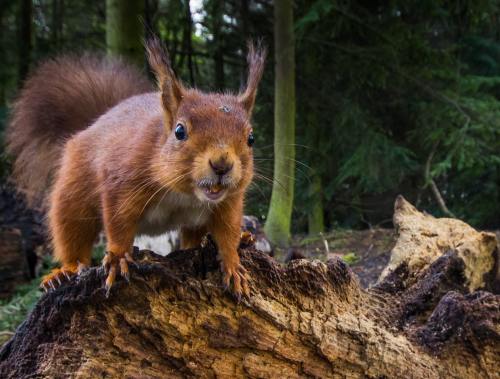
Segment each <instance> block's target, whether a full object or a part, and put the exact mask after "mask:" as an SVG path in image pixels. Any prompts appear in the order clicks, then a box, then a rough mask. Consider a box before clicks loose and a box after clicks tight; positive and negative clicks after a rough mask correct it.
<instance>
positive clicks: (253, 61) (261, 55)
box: [238, 40, 267, 114]
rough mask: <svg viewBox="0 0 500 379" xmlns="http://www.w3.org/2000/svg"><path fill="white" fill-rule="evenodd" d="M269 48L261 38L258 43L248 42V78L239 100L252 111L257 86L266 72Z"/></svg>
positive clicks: (249, 111) (248, 110)
mask: <svg viewBox="0 0 500 379" xmlns="http://www.w3.org/2000/svg"><path fill="white" fill-rule="evenodd" d="M266 56H267V49H266V48H265V47H263V46H262V42H261V41H260V40H259V41H257V43H256V44H254V43H252V42H249V43H248V55H247V62H248V78H247V84H246V88H245V90H244V91H243V92H242V93H241V94H240V95H239V96H238V101H239V102H240V103H241V104H242V105H243V107H244V108H245V109H246V111H247V112H248V113H249V114H250V113H252V110H253V106H254V104H255V97H256V95H257V87H258V86H259V82H260V79H261V78H262V73H263V72H264V64H265V61H266Z"/></svg>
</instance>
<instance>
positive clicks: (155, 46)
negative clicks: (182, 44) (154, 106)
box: [145, 36, 184, 129]
mask: <svg viewBox="0 0 500 379" xmlns="http://www.w3.org/2000/svg"><path fill="white" fill-rule="evenodd" d="M145 47H146V52H147V55H148V62H149V65H150V66H151V68H152V69H153V71H154V73H155V76H156V80H157V82H158V87H159V89H160V91H161V99H162V105H163V108H164V111H165V124H166V125H165V127H166V128H167V129H170V128H171V127H172V124H173V119H174V118H175V114H176V112H177V109H178V107H179V104H180V102H181V100H182V96H183V92H184V88H183V86H182V83H181V82H180V81H179V80H177V78H176V77H175V74H174V70H173V69H172V66H171V64H170V58H169V55H168V52H167V49H166V48H165V46H164V45H163V43H162V42H161V41H160V39H159V38H158V37H157V36H153V37H151V38H150V39H148V40H147V41H146V43H145Z"/></svg>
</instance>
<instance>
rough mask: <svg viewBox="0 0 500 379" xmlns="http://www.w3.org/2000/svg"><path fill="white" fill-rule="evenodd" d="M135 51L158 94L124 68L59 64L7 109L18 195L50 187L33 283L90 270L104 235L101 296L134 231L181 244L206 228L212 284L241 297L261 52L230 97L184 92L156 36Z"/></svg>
mask: <svg viewBox="0 0 500 379" xmlns="http://www.w3.org/2000/svg"><path fill="white" fill-rule="evenodd" d="M146 50H147V55H148V61H149V64H150V66H151V68H152V69H153V71H154V73H155V76H156V79H157V84H158V88H159V91H158V92H148V90H149V85H148V84H147V83H146V81H145V79H143V78H142V76H141V75H140V73H139V72H137V70H135V69H134V68H133V67H131V66H129V65H126V64H125V63H124V62H121V61H118V60H110V59H109V58H107V59H98V58H95V57H89V56H88V57H84V58H74V57H73V58H71V57H70V58H67V57H66V58H60V59H56V60H55V61H50V62H48V63H45V64H43V65H42V66H41V67H39V69H38V70H36V71H35V72H34V74H33V75H32V76H31V77H30V78H29V79H28V80H27V82H26V84H25V86H24V89H23V90H22V92H21V94H20V97H19V99H18V100H17V102H16V103H15V105H14V109H13V116H12V121H11V123H10V126H9V130H8V149H9V151H10V152H11V153H12V154H13V155H14V156H16V157H17V158H16V160H15V162H14V175H15V177H16V178H17V182H18V183H19V185H20V187H21V188H22V189H23V190H24V192H25V193H26V194H27V195H28V199H29V200H32V201H35V200H34V199H35V198H37V196H39V194H40V193H41V192H43V191H41V190H42V189H45V188H46V187H48V188H49V191H48V192H49V195H48V197H47V204H48V221H49V231H50V235H51V238H52V243H53V248H54V257H55V258H56V260H57V261H58V262H59V263H60V265H61V267H60V268H57V269H54V270H53V271H52V272H51V273H50V274H49V275H47V276H45V277H44V279H43V281H42V284H41V285H42V287H44V288H45V289H49V288H55V287H56V286H57V285H59V284H61V283H62V281H64V280H65V278H70V277H71V276H72V275H75V274H77V272H78V270H79V268H81V267H82V266H87V265H89V264H90V261H91V253H92V247H93V244H94V241H95V240H96V237H97V236H98V233H99V232H100V231H101V230H102V229H104V231H105V234H106V240H107V246H106V256H105V257H104V259H103V266H104V267H105V269H106V272H107V278H106V282H105V286H106V289H107V293H109V290H110V288H111V286H112V285H113V282H114V281H115V278H116V276H117V275H121V276H122V277H124V278H125V279H127V280H128V278H129V269H128V264H129V263H130V262H132V258H131V252H132V249H133V246H132V244H133V240H134V237H135V235H136V234H148V235H157V234H161V233H164V232H166V231H169V230H180V235H181V247H182V248H183V249H187V248H191V247H195V246H198V245H199V244H200V243H201V240H202V237H203V236H204V235H205V234H206V233H210V234H211V236H212V238H213V240H214V241H215V243H216V245H217V248H218V252H219V257H220V261H221V269H222V271H223V284H224V285H225V286H226V288H230V285H231V283H232V290H233V293H234V294H235V295H236V296H237V297H241V295H242V294H243V295H249V287H248V283H247V273H246V270H245V268H244V267H243V266H242V265H241V263H240V258H239V256H238V251H237V248H238V245H239V242H240V224H241V219H242V213H243V202H244V195H245V190H246V188H247V187H248V185H249V184H250V182H251V180H252V176H253V154H252V145H253V142H254V137H253V132H252V125H251V114H252V110H253V107H254V102H255V97H256V93H257V86H258V83H259V81H260V79H261V77H262V72H263V68H264V60H265V50H264V49H260V48H254V47H253V46H251V45H250V46H249V53H248V64H249V70H248V78H247V83H246V87H245V88H244V90H242V91H241V93H239V94H237V95H234V94H229V93H204V92H201V91H199V90H197V89H191V88H187V87H186V86H184V85H183V84H182V83H181V81H180V80H179V79H177V78H176V76H175V75H174V72H173V70H172V68H171V65H170V62H169V58H168V54H167V52H166V49H165V48H164V47H163V45H162V44H161V42H160V41H159V40H158V39H157V38H153V39H151V40H150V41H148V42H147V43H146Z"/></svg>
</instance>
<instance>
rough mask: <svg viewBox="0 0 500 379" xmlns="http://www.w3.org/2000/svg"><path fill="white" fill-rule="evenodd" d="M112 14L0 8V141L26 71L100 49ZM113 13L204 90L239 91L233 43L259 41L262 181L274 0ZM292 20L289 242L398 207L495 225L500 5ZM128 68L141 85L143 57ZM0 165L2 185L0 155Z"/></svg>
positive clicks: (499, 220)
mask: <svg viewBox="0 0 500 379" xmlns="http://www.w3.org/2000/svg"><path fill="white" fill-rule="evenodd" d="M109 3H112V1H108V9H107V6H106V5H107V4H106V2H105V1H68V0H36V1H25V0H21V1H9V0H2V1H1V6H0V25H1V26H0V28H1V29H0V30H1V35H0V59H1V64H0V130H3V129H4V128H5V123H6V119H7V117H8V112H9V105H10V104H11V103H12V101H13V100H14V99H15V96H16V93H17V91H18V89H19V87H20V86H21V85H22V83H23V81H24V79H25V78H26V76H27V75H28V72H29V69H30V68H32V67H34V66H35V65H36V64H37V62H39V61H41V60H44V59H48V58H50V57H53V56H55V55H58V54H61V53H66V52H82V51H85V50H94V51H103V52H106V49H108V51H109V43H110V40H112V37H113V36H112V35H110V34H109V33H110V31H109V30H108V31H107V30H106V28H107V24H106V18H107V14H108V15H109V12H110V8H109ZM132 3H135V5H133V4H132ZM138 3H139V8H137V4H138ZM123 4H125V5H123ZM131 4H132V5H131ZM134 6H135V7H136V8H135V9H133V7H134ZM122 7H125V8H127V7H129V10H130V12H131V13H130V14H132V15H133V14H135V13H134V12H136V13H137V12H140V17H139V19H138V20H139V21H140V23H136V22H135V19H131V20H130V30H129V31H130V32H131V33H134V30H136V29H137V25H139V28H140V29H141V30H139V31H138V32H139V33H143V35H144V36H146V37H147V35H148V34H150V33H155V34H157V35H159V36H160V38H161V39H162V40H163V41H164V42H165V44H166V45H167V47H168V49H169V51H170V55H171V58H172V61H173V66H174V69H175V71H176V72H177V73H178V75H179V76H180V77H182V79H183V80H184V81H185V82H186V83H188V84H190V85H193V86H194V85H195V86H197V87H200V88H203V89H208V90H220V89H229V90H235V91H236V90H238V89H239V88H240V86H241V85H242V83H243V81H244V79H245V70H246V65H245V54H246V42H247V40H248V39H262V41H263V43H264V44H266V45H267V46H268V49H269V60H268V64H267V67H266V71H265V74H264V79H263V82H262V84H261V87H260V92H259V94H258V98H257V105H256V112H255V116H254V124H255V125H254V130H255V136H256V143H255V152H256V163H257V165H258V166H259V170H260V172H262V173H263V174H264V175H266V176H268V177H272V175H273V172H272V171H273V158H274V157H273V151H274V150H273V135H274V134H273V133H274V132H273V130H274V129H273V128H274V116H273V112H274V96H275V93H274V65H275V63H276V62H275V61H274V59H275V55H274V39H273V25H274V15H273V2H272V1H269V0H241V1H236V0H224V1H214V0H205V1H201V0H200V1H191V2H189V1H187V0H145V1H144V2H137V1H123V2H122ZM293 12H294V28H293V31H294V34H295V61H296V66H295V78H296V79H295V82H296V140H295V148H296V156H295V159H296V169H295V199H294V208H293V217H292V227H293V232H294V233H307V232H310V233H317V232H320V231H323V230H326V229H332V228H336V227H346V228H367V227H375V226H390V225H391V216H392V210H393V209H392V208H393V202H394V199H395V197H396V195H397V194H403V195H404V196H405V197H406V198H408V199H409V200H410V201H411V202H413V203H414V204H416V205H417V207H419V208H421V209H425V210H426V211H427V212H429V213H432V214H435V215H438V216H446V215H448V216H449V215H455V216H456V217H459V218H462V219H464V220H465V221H467V222H469V223H471V224H472V225H474V226H476V227H480V228H498V227H499V226H500V217H499V215H500V190H499V184H500V9H499V2H498V1H484V0H478V1H467V0H457V1H437V0H419V1H416V0H415V1H410V0H405V1H403V0H401V1H372V0H370V1H327V0H310V1H309V0H297V1H295V2H294V8H293ZM108 17H109V16H108ZM134 25H135V26H134ZM134 28H136V29H134ZM108 29H109V25H108ZM107 32H108V38H106V33H107ZM114 37H120V36H114ZM106 41H108V43H107V42H106ZM136 56H137V55H136ZM136 63H137V64H139V65H141V66H142V67H144V72H145V73H148V69H147V67H146V63H145V61H144V59H141V58H140V57H139V59H136ZM49 111H50V110H49ZM0 166H1V175H2V178H3V179H2V180H3V181H6V179H7V177H8V172H9V157H7V156H6V155H5V154H2V158H1V165H0ZM271 189H272V188H271V185H270V184H269V182H268V181H266V180H263V181H262V180H258V179H257V180H256V183H255V185H254V186H253V187H252V189H251V191H250V194H249V196H248V200H247V208H248V209H247V213H252V214H255V215H257V216H260V217H265V216H266V214H267V209H268V207H269V201H270V198H271Z"/></svg>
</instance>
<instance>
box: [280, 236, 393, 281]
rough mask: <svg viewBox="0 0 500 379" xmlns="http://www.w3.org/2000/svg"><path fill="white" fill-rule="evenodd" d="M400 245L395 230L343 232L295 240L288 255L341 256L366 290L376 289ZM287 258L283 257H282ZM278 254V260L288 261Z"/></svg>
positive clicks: (314, 257) (311, 256) (328, 257)
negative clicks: (377, 282)
mask: <svg viewBox="0 0 500 379" xmlns="http://www.w3.org/2000/svg"><path fill="white" fill-rule="evenodd" d="M395 242H396V235H395V232H394V230H393V229H381V228H377V229H368V230H349V229H340V230H333V231H331V232H328V233H325V234H322V235H321V236H318V237H295V238H294V239H293V243H292V247H291V248H290V249H289V250H288V251H287V252H286V253H285V254H286V255H291V254H293V255H297V253H299V254H300V255H302V256H304V257H305V258H308V259H320V260H324V261H326V260H327V259H330V258H333V257H334V256H337V257H339V258H341V259H342V260H344V261H345V262H346V263H348V264H349V265H350V267H351V268H352V270H353V271H354V272H355V273H356V275H357V276H358V278H359V280H360V283H361V285H362V286H363V287H365V288H367V287H369V286H370V285H373V284H374V283H375V282H376V281H377V279H378V276H379V275H380V273H381V272H382V270H383V268H384V267H385V266H386V265H387V262H388V261H389V257H390V252H391V249H392V248H393V246H394V244H395ZM281 254H283V253H281ZM286 255H285V257H283V258H282V257H280V253H278V254H277V258H278V260H287V258H286Z"/></svg>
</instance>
